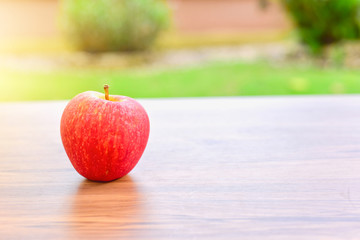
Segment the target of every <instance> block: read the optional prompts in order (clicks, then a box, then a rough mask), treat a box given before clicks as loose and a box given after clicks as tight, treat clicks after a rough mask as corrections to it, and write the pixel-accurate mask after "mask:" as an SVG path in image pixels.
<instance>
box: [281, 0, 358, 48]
mask: <svg viewBox="0 0 360 240" xmlns="http://www.w3.org/2000/svg"><path fill="white" fill-rule="evenodd" d="M282 3H283V5H284V6H285V8H286V9H287V10H288V12H289V14H290V16H291V17H292V19H293V21H294V23H295V26H296V27H297V30H298V33H299V36H300V39H301V41H302V42H303V43H305V45H307V46H308V47H309V48H310V50H311V51H312V52H313V53H315V54H320V53H322V52H323V49H324V48H325V47H326V46H328V45H330V44H333V43H338V42H341V41H342V40H345V39H355V38H358V37H359V35H360V34H359V15H358V14H359V6H360V1H359V0H282Z"/></svg>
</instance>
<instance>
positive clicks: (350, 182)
mask: <svg viewBox="0 0 360 240" xmlns="http://www.w3.org/2000/svg"><path fill="white" fill-rule="evenodd" d="M140 102H141V103H142V104H143V106H144V107H145V108H146V109H147V110H148V113H149V116H150V120H151V134H150V139H149V143H148V146H147V149H146V151H145V153H144V155H143V157H142V159H141V160H140V162H139V164H138V165H137V166H136V168H135V169H134V170H133V171H132V172H131V173H130V174H129V175H128V176H126V177H124V178H122V179H120V180H117V181H114V182H110V183H96V182H90V181H87V180H84V179H83V178H82V177H81V176H80V175H78V173H77V172H76V171H75V170H74V169H73V168H72V166H71V164H70V161H69V160H68V158H67V156H66V154H65V152H64V150H63V147H62V144H61V140H60V134H59V125H60V124H59V122H60V117H61V114H62V111H63V109H64V107H65V104H66V102H34V103H6V104H0V133H1V134H0V146H1V148H0V239H241V240H246V239H261V240H264V239H266V240H267V239H276V240H278V239H286V240H292V239H299V240H300V239H301V240H304V239H317V240H319V239H326V240H329V239H347V240H349V239H360V96H322V97H320V96H317V97H250V98H204V99H161V100H160V99H154V100H142V101H140Z"/></svg>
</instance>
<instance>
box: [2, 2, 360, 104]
mask: <svg viewBox="0 0 360 240" xmlns="http://www.w3.org/2000/svg"><path fill="white" fill-rule="evenodd" d="M359 10H360V1H359V0H346V1H344V0H327V1H322V0H221V1H220V0H0V101H33V100H57V99H70V98H72V97H73V96H75V95H76V94H78V93H80V92H83V91H88V90H94V91H102V87H103V85H104V84H105V83H108V84H110V87H111V88H110V93H111V94H119V95H128V96H131V97H135V98H154V97H156V98H161V97H200V96H245V95H291V94H347V93H360V78H359V76H360V70H359V66H360V58H359V56H360V45H359V38H360V15H359Z"/></svg>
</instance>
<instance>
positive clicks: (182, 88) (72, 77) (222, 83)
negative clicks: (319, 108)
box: [0, 62, 360, 101]
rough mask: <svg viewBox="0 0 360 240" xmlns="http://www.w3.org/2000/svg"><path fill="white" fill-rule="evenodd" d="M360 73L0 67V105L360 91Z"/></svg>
mask: <svg viewBox="0 0 360 240" xmlns="http://www.w3.org/2000/svg"><path fill="white" fill-rule="evenodd" d="M359 76H360V70H356V69H341V68H340V69H339V68H319V67H314V66H311V65H301V66H300V65H291V64H287V65H276V64H269V63H266V62H257V63H242V62H214V63H209V64H205V65H202V66H193V67H183V68H179V67H178V68H173V69H164V68H163V69H154V68H133V69H128V70H106V69H97V70H96V69H93V70H91V69H72V70H69V69H68V70H57V71H51V72H29V71H15V70H9V69H0V101H32V100H60V99H71V98H72V97H74V96H75V95H76V94H78V93H80V92H84V91H88V90H93V91H100V92H102V88H103V84H105V83H108V84H110V87H111V88H110V94H118V95H127V96H130V97H134V98H162V97H203V96H240V95H242V96H245V95H291V94H340V93H360V81H359V80H360V79H359Z"/></svg>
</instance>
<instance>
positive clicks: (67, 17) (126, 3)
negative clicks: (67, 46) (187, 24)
mask: <svg viewBox="0 0 360 240" xmlns="http://www.w3.org/2000/svg"><path fill="white" fill-rule="evenodd" d="M60 22H61V25H62V28H63V30H64V33H65V35H66V36H67V37H68V39H69V41H70V43H71V44H72V45H74V46H75V47H76V48H78V49H81V50H86V51H90V52H104V51H134V50H144V49H146V48H148V47H150V46H151V45H152V44H153V42H154V40H155V39H156V37H157V36H158V34H159V33H160V32H161V30H163V29H164V28H166V27H167V25H168V23H169V8H168V7H167V6H166V4H165V2H164V1H162V0H61V13H60Z"/></svg>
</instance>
